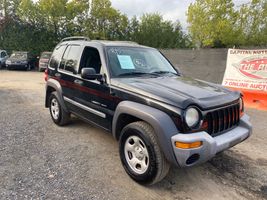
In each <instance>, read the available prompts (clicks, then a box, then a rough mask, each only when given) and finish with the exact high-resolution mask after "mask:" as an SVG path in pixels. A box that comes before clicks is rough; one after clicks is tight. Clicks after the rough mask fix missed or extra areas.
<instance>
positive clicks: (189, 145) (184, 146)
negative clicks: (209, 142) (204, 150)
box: [175, 141, 203, 149]
mask: <svg viewBox="0 0 267 200" xmlns="http://www.w3.org/2000/svg"><path fill="white" fill-rule="evenodd" d="M202 144H203V142H201V141H198V142H192V143H184V142H175V146H176V147H177V148H180V149H193V148H198V147H200V146H202Z"/></svg>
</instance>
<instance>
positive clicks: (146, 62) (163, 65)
mask: <svg viewBox="0 0 267 200" xmlns="http://www.w3.org/2000/svg"><path fill="white" fill-rule="evenodd" d="M107 55H108V62H109V67H110V69H111V74H112V76H113V77H121V76H126V75H129V76H131V75H133V76H134V75H147V74H149V75H152V74H154V75H155V74H161V73H166V74H168V73H170V74H177V72H176V70H175V69H174V68H173V66H172V65H171V64H170V63H169V62H168V61H167V59H166V58H164V56H162V55H161V53H160V52H159V51H157V50H155V49H150V48H136V47H108V48H107Z"/></svg>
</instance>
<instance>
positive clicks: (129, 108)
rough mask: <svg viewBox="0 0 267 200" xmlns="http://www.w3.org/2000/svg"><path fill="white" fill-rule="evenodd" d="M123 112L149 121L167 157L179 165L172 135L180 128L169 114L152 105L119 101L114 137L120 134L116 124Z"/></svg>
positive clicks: (113, 131)
mask: <svg viewBox="0 0 267 200" xmlns="http://www.w3.org/2000/svg"><path fill="white" fill-rule="evenodd" d="M121 114H129V115H131V116H134V117H137V118H139V119H141V120H143V121H145V122H147V123H149V124H150V125H151V126H152V127H153V129H154V131H155V134H156V136H157V139H158V143H159V145H160V148H161V150H162V151H163V153H164V155H165V157H166V159H167V160H168V161H169V162H170V163H172V164H174V165H176V166H177V162H176V158H175V155H174V153H173V150H172V143H171V137H172V136H173V135H175V134H177V133H178V130H177V128H176V126H175V124H174V123H173V121H172V119H171V118H170V117H169V115H167V114H166V113H164V112H162V111H161V110H158V109H156V108H152V107H150V106H146V105H143V104H139V103H135V102H131V101H123V102H121V103H119V105H118V106H117V108H116V111H115V114H114V118H113V122H112V134H113V136H114V137H116V136H117V134H118V133H116V130H117V129H116V126H117V124H118V123H120V122H119V121H118V119H119V116H120V115H121Z"/></svg>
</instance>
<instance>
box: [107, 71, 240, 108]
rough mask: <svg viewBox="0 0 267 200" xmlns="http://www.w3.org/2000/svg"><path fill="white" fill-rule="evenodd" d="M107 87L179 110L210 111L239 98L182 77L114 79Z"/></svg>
mask: <svg viewBox="0 0 267 200" xmlns="http://www.w3.org/2000/svg"><path fill="white" fill-rule="evenodd" d="M111 84H112V85H113V86H115V87H118V88H120V89H124V90H127V91H130V92H133V93H136V94H140V95H143V96H146V97H149V98H151V99H154V100H157V101H161V102H164V103H167V104H169V105H173V106H176V107H179V108H182V109H185V108H186V107H188V106H189V105H197V106H199V107H200V108H201V109H202V110H207V109H212V108H215V107H220V106H224V105H227V104H230V103H233V102H234V101H236V100H238V99H239V97H240V93H239V92H232V91H230V90H228V89H225V88H223V87H222V86H219V85H216V84H213V83H208V82H205V81H200V80H197V79H192V78H189V77H184V76H174V77H173V76H172V77H169V76H164V77H157V78H147V77H137V78H130V77H128V78H114V79H112V80H111Z"/></svg>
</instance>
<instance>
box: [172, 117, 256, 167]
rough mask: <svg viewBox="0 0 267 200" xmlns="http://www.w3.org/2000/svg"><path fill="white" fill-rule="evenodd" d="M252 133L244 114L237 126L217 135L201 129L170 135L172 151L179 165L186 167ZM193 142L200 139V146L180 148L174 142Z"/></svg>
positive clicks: (247, 118)
mask: <svg viewBox="0 0 267 200" xmlns="http://www.w3.org/2000/svg"><path fill="white" fill-rule="evenodd" d="M251 134H252V126H251V123H250V122H249V116H248V115H244V116H243V117H242V118H241V119H240V123H239V125H238V126H237V127H235V128H234V129H232V130H229V131H227V132H225V133H223V134H221V135H219V136H216V137H212V136H210V135H209V134H208V133H207V132H205V131H201V132H197V133H192V134H177V135H174V136H172V137H171V140H172V145H173V146H172V147H173V151H174V154H175V157H176V160H177V163H178V165H179V166H180V167H188V166H193V165H197V164H201V163H204V162H206V161H208V160H209V159H211V158H212V157H214V156H215V155H216V154H217V153H219V152H221V151H224V150H226V149H229V148H230V147H233V146H235V145H236V144H238V143H240V142H242V141H244V140H246V139H247V138H248V137H249V136H250V135H251ZM176 141H179V142H184V143H193V142H197V141H202V142H203V144H202V146H200V147H198V148H193V149H180V148H177V147H176V146H175V142H176Z"/></svg>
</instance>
